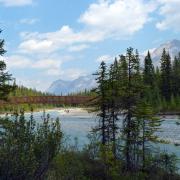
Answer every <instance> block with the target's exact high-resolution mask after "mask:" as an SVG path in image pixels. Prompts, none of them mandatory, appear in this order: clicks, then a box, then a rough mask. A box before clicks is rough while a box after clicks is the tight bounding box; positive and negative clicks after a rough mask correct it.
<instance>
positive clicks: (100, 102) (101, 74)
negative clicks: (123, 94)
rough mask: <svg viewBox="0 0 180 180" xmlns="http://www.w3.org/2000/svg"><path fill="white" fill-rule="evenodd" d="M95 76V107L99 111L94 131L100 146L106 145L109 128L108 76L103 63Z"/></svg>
mask: <svg viewBox="0 0 180 180" xmlns="http://www.w3.org/2000/svg"><path fill="white" fill-rule="evenodd" d="M94 75H95V76H96V82H97V88H96V89H94V91H95V92H96V94H97V96H96V100H95V104H94V105H95V106H96V107H97V109H96V110H97V111H100V113H99V114H98V116H99V118H100V119H99V126H98V127H97V128H96V131H99V132H100V137H101V142H102V145H106V144H107V143H108V141H109V126H108V100H107V99H108V84H107V80H108V76H107V75H108V74H107V67H106V64H105V62H103V61H102V63H101V64H100V67H99V71H98V72H97V73H95V74H94Z"/></svg>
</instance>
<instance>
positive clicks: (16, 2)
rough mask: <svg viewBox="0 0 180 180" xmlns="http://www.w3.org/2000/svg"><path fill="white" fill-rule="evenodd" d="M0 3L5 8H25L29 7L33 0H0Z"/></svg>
mask: <svg viewBox="0 0 180 180" xmlns="http://www.w3.org/2000/svg"><path fill="white" fill-rule="evenodd" d="M0 3H2V4H3V5H5V6H25V5H31V4H32V3H33V0H0Z"/></svg>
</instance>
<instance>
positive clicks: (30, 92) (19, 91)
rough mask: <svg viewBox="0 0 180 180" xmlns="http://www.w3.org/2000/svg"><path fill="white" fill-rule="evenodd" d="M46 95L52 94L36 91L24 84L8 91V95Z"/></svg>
mask: <svg viewBox="0 0 180 180" xmlns="http://www.w3.org/2000/svg"><path fill="white" fill-rule="evenodd" d="M48 95H52V94H50V93H44V92H41V91H37V90H36V89H31V88H27V87H24V86H17V87H16V88H15V90H14V91H13V92H11V93H10V95H9V96H10V97H12V96H16V97H22V96H48Z"/></svg>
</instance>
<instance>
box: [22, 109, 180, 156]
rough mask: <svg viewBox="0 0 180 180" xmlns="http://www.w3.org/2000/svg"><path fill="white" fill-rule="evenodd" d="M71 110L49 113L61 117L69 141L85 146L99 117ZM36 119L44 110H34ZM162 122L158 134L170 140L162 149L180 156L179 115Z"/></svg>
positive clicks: (164, 118)
mask: <svg viewBox="0 0 180 180" xmlns="http://www.w3.org/2000/svg"><path fill="white" fill-rule="evenodd" d="M68 111H69V112H67V111H66V112H65V110H64V109H62V110H58V109H55V110H49V111H47V112H46V113H48V114H49V115H50V117H51V119H52V121H53V119H56V118H57V117H58V118H59V119H60V122H61V128H62V131H63V133H64V134H65V136H66V137H68V139H69V142H74V139H75V138H77V140H78V146H79V147H83V146H84V145H85V144H87V143H88V138H87V135H88V134H89V133H90V132H91V130H92V128H93V127H95V126H96V125H97V124H98V118H97V117H96V115H95V114H93V113H88V112H87V111H85V110H82V109H80V108H77V109H70V110H68ZM33 115H34V119H35V120H36V121H37V122H39V123H41V122H42V115H43V112H34V114H33ZM25 116H26V118H29V117H30V113H26V114H25ZM161 118H162V120H164V121H163V122H162V125H161V131H160V132H158V133H157V134H158V136H159V137H160V138H161V139H163V140H165V141H169V142H170V143H169V144H161V145H160V149H161V150H162V151H166V152H169V153H175V154H176V155H177V157H179V158H180V146H176V145H175V144H180V125H177V122H179V123H180V119H179V117H178V116H166V117H161ZM157 146H158V147H159V145H157Z"/></svg>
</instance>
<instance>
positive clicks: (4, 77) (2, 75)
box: [0, 30, 15, 100]
mask: <svg viewBox="0 0 180 180" xmlns="http://www.w3.org/2000/svg"><path fill="white" fill-rule="evenodd" d="M1 32H2V31H1V30H0V33H1ZM5 52H6V51H5V50H4V40H2V39H0V56H3V55H4V54H5ZM14 89H15V85H14V84H13V78H12V75H11V74H9V73H8V72H7V71H6V64H5V62H4V61H2V60H1V61H0V100H7V98H8V95H9V93H10V92H12V91H13V90H14Z"/></svg>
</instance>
